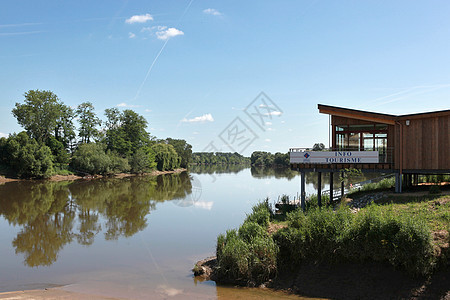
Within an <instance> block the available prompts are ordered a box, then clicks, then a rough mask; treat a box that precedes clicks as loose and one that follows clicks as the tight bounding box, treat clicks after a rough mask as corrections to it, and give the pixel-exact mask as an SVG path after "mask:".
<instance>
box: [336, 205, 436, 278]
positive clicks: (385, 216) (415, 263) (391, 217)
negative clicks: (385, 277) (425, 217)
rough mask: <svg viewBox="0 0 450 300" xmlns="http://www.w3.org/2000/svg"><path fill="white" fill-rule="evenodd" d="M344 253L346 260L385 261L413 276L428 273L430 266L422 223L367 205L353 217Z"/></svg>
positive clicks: (430, 250) (430, 251) (427, 238)
mask: <svg viewBox="0 0 450 300" xmlns="http://www.w3.org/2000/svg"><path fill="white" fill-rule="evenodd" d="M345 249H346V253H347V257H348V258H352V259H353V258H356V259H358V260H366V259H371V260H374V261H387V262H389V263H390V264H391V265H393V266H396V267H401V268H403V269H405V270H407V271H408V272H410V273H411V274H415V275H423V274H427V273H429V272H430V271H431V269H432V268H433V265H434V260H433V245H432V242H431V234H430V230H429V228H428V226H427V225H426V224H425V222H423V221H422V220H420V219H412V218H406V217H402V216H399V215H395V214H394V213H393V211H392V209H390V207H383V208H382V207H379V206H376V205H370V206H369V207H367V209H366V210H364V211H361V212H360V213H359V214H357V215H356V216H355V218H354V220H353V222H352V224H351V227H350V228H349V230H348V232H347V235H346V240H345Z"/></svg>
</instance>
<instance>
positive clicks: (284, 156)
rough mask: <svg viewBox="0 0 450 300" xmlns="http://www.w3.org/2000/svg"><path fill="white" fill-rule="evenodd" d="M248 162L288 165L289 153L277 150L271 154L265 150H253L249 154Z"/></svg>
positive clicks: (254, 164) (256, 164) (257, 164)
mask: <svg viewBox="0 0 450 300" xmlns="http://www.w3.org/2000/svg"><path fill="white" fill-rule="evenodd" d="M250 162H251V164H252V165H253V166H266V167H272V166H285V167H287V166H289V165H290V162H289V153H280V152H277V153H275V154H272V153H270V152H265V151H254V152H253V153H252V155H251V156H250Z"/></svg>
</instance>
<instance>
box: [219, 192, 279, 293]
mask: <svg viewBox="0 0 450 300" xmlns="http://www.w3.org/2000/svg"><path fill="white" fill-rule="evenodd" d="M269 218H270V210H269V206H268V201H267V200H266V201H265V202H262V203H259V204H257V205H255V206H254V207H253V213H251V214H250V215H248V216H247V219H246V220H245V222H244V223H243V224H242V225H241V226H240V228H239V230H238V231H236V230H228V231H227V232H226V234H225V235H223V234H220V235H219V236H218V237H217V247H216V255H217V262H218V272H219V276H220V277H221V278H222V280H223V281H232V282H239V283H244V284H248V285H253V284H260V283H263V282H265V281H267V280H269V279H271V278H273V277H275V275H276V273H277V255H278V246H277V245H276V244H275V242H274V241H273V239H272V238H271V237H270V236H269V234H268V233H267V231H266V227H267V226H268V222H269Z"/></svg>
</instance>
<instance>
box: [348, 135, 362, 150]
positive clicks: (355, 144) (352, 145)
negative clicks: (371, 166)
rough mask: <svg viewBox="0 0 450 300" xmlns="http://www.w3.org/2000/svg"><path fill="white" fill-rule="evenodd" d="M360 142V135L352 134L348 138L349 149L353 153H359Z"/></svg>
mask: <svg viewBox="0 0 450 300" xmlns="http://www.w3.org/2000/svg"><path fill="white" fill-rule="evenodd" d="M359 146H360V140H359V133H353V132H352V133H350V135H349V137H348V148H349V150H352V151H359Z"/></svg>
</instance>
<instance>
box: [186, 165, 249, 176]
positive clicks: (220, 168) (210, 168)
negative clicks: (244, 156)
mask: <svg viewBox="0 0 450 300" xmlns="http://www.w3.org/2000/svg"><path fill="white" fill-rule="evenodd" d="M249 167H250V166H249V165H245V164H243V165H192V166H189V172H191V173H196V174H211V175H212V174H223V173H233V174H237V173H239V172H241V171H243V170H245V169H247V168H249Z"/></svg>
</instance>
